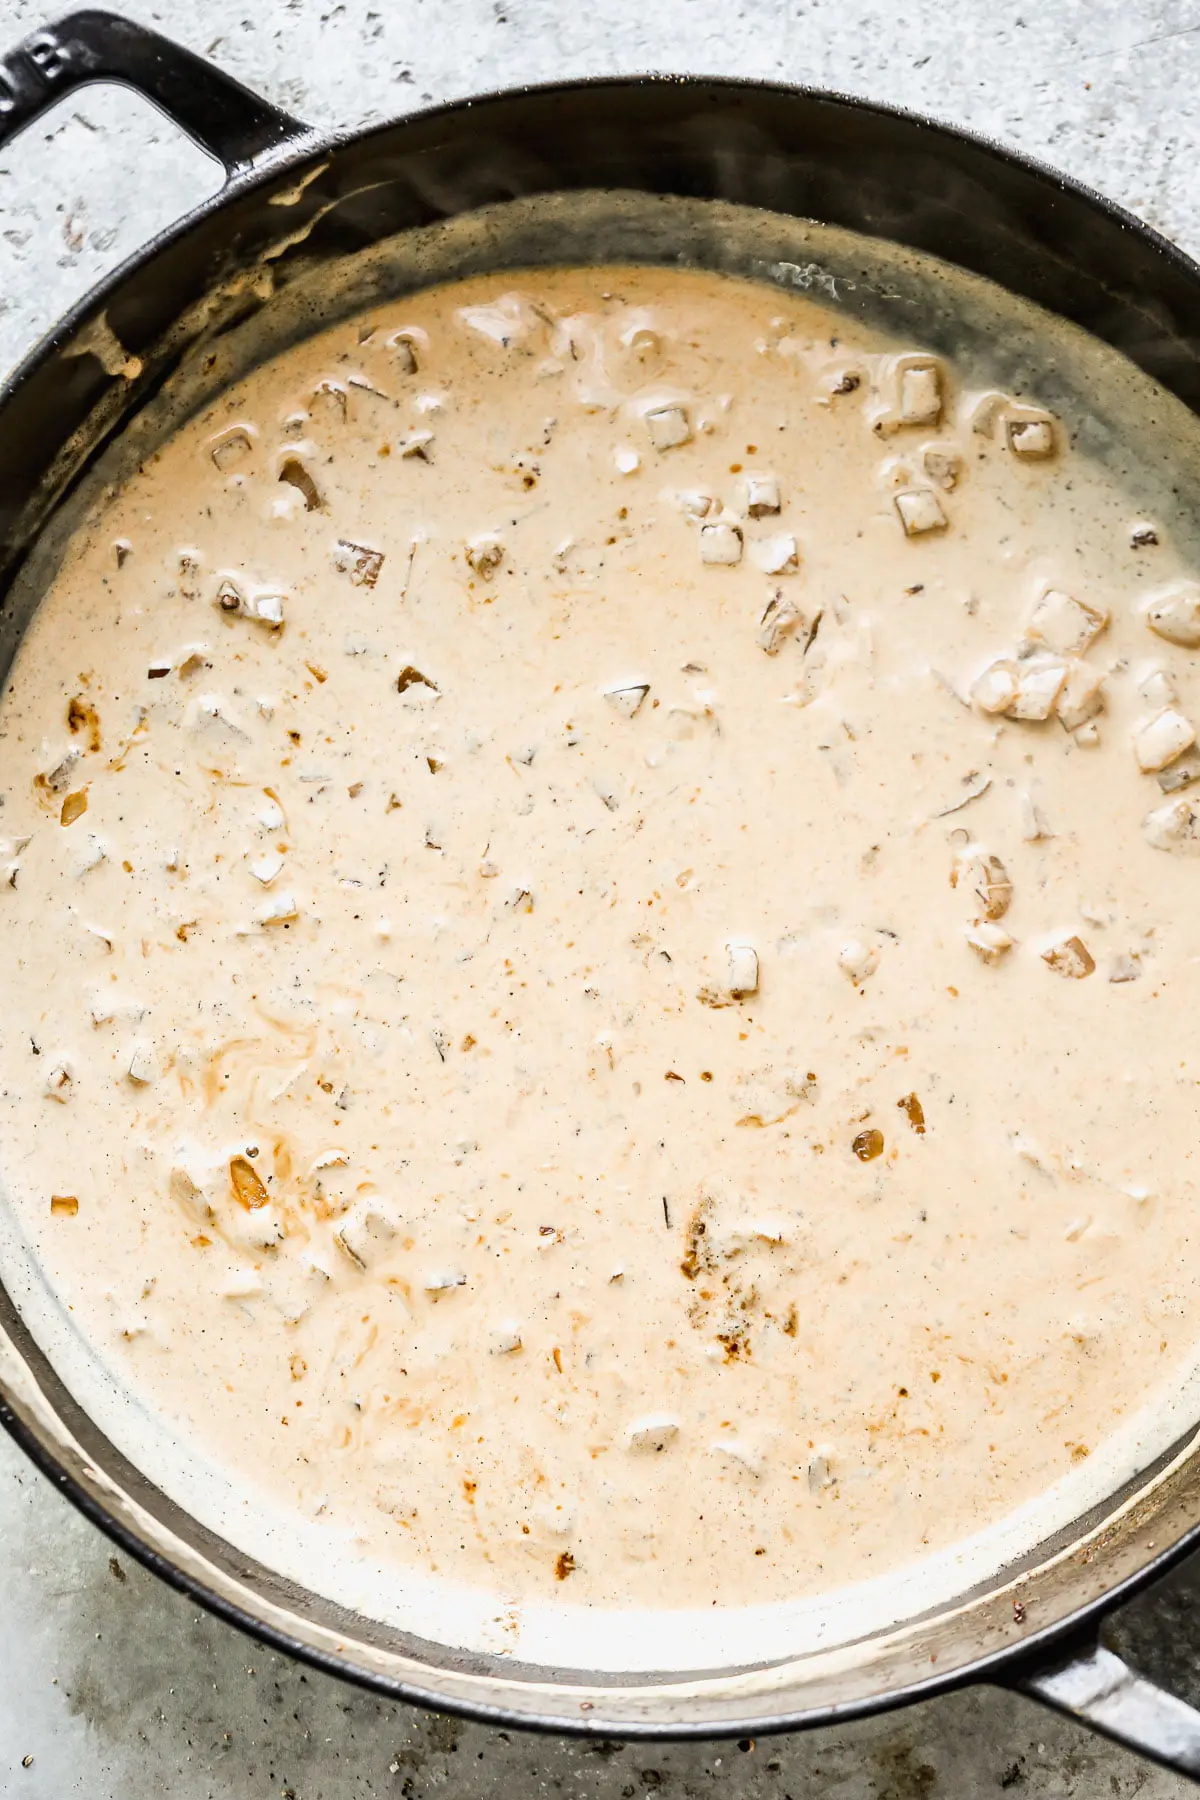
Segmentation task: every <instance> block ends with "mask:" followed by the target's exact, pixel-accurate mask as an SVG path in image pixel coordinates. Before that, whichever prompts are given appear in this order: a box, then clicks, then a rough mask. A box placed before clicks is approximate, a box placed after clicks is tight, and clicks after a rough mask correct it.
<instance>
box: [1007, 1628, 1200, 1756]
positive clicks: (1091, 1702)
mask: <svg viewBox="0 0 1200 1800" xmlns="http://www.w3.org/2000/svg"><path fill="white" fill-rule="evenodd" d="M1013 1686H1014V1687H1015V1688H1017V1689H1018V1691H1019V1692H1021V1693H1023V1694H1028V1695H1030V1697H1031V1698H1032V1699H1034V1700H1041V1701H1042V1702H1043V1703H1044V1704H1045V1705H1046V1706H1052V1707H1053V1708H1054V1709H1055V1711H1056V1712H1061V1713H1066V1714H1067V1715H1068V1716H1069V1717H1070V1718H1073V1719H1078V1720H1079V1722H1080V1724H1082V1725H1088V1726H1090V1727H1091V1729H1092V1730H1093V1731H1100V1732H1103V1733H1104V1735H1105V1737H1109V1738H1113V1739H1115V1741H1116V1742H1117V1743H1118V1744H1124V1745H1125V1747H1126V1749H1129V1750H1136V1751H1138V1752H1139V1753H1140V1754H1141V1755H1142V1756H1149V1757H1152V1758H1153V1759H1154V1761H1155V1762H1158V1763H1162V1764H1163V1765H1164V1766H1165V1767H1166V1768H1168V1769H1174V1770H1176V1771H1177V1772H1178V1773H1179V1774H1181V1775H1190V1776H1191V1778H1192V1779H1193V1781H1200V1712H1197V1711H1196V1710H1195V1708H1194V1707H1191V1706H1188V1705H1187V1703H1186V1702H1185V1701H1183V1700H1177V1699H1176V1698H1175V1696H1174V1694H1168V1693H1167V1691H1166V1690H1165V1688H1160V1687H1156V1686H1155V1685H1154V1683H1153V1682H1152V1681H1146V1680H1145V1679H1144V1678H1143V1677H1142V1676H1141V1675H1135V1674H1134V1672H1133V1670H1132V1669H1131V1668H1130V1667H1129V1665H1128V1663H1125V1662H1122V1660H1121V1658H1120V1657H1119V1656H1115V1655H1114V1654H1113V1652H1112V1651H1111V1650H1104V1649H1102V1648H1101V1647H1100V1646H1099V1645H1098V1644H1094V1645H1090V1646H1088V1647H1086V1648H1084V1649H1082V1650H1080V1651H1078V1652H1077V1653H1076V1654H1075V1655H1074V1656H1069V1657H1067V1658H1065V1659H1064V1660H1062V1661H1060V1662H1057V1663H1053V1664H1050V1665H1047V1666H1042V1667H1038V1668H1033V1669H1030V1670H1027V1671H1026V1672H1025V1673H1024V1674H1022V1675H1020V1676H1018V1678H1017V1679H1016V1681H1014V1683H1013Z"/></svg>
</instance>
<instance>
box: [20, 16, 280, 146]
mask: <svg viewBox="0 0 1200 1800" xmlns="http://www.w3.org/2000/svg"><path fill="white" fill-rule="evenodd" d="M92 81H117V82H121V83H123V84H124V85H125V86H126V87H131V88H135V89H136V90H137V92H138V93H139V94H143V95H144V96H145V98H146V99H147V100H150V101H152V102H153V103H154V105H155V106H157V107H159V108H160V109H161V110H162V111H163V112H164V113H166V115H167V117H168V118H169V119H170V120H172V121H173V123H174V124H176V125H178V126H179V127H180V129H181V130H183V131H186V132H187V134H188V136H189V137H190V138H193V139H194V140H195V142H196V143H197V144H199V146H200V148H201V149H202V150H207V151H208V153H209V154H210V156H215V157H216V158H217V161H218V162H220V163H222V164H223V165H224V168H225V173H226V175H227V176H230V177H232V176H234V175H237V174H239V173H241V172H242V171H243V170H245V169H247V168H250V167H251V166H252V165H254V164H255V163H257V162H258V161H260V160H261V159H262V158H263V157H265V156H268V155H269V154H270V153H271V152H272V151H273V150H278V149H281V148H282V147H283V146H284V145H285V144H289V143H293V142H295V141H296V140H297V139H300V138H303V137H305V136H307V134H308V132H309V127H308V126H307V125H304V124H302V123H301V122H300V120H299V119H293V118H292V117H290V115H289V114H288V113H285V112H280V111H279V109H278V108H277V107H274V106H269V105H268V104H267V102H266V101H265V100H260V99H259V97H258V95H257V94H252V93H251V92H250V89H249V88H244V87H243V86H242V84H241V82H240V81H234V79H233V77H232V76H230V75H225V74H223V73H222V72H221V70H220V69H218V68H216V67H215V66H214V65H213V64H212V63H208V62H205V61H204V60H203V59H202V58H201V57H199V56H193V55H192V52H191V51H190V50H184V49H183V48H182V47H181V46H180V45H178V44H173V43H172V42H171V40H170V38H165V37H162V36H160V35H159V33H158V32H157V31H151V30H149V29H148V27H146V26H145V25H135V24H134V23H133V21H132V20H131V19H122V18H119V17H118V16H117V15H116V14H115V13H109V12H91V11H89V12H77V13H69V14H68V15H67V17H66V18H65V19H60V20H59V21H58V23H57V24H56V25H47V26H44V27H43V29H42V30H41V31H35V32H34V33H33V34H32V36H31V37H27V38H26V39H25V41H24V43H21V44H18V45H17V47H16V49H15V50H13V51H12V52H11V53H10V54H9V55H8V56H6V57H4V58H3V59H2V60H0V145H4V144H6V143H7V142H8V140H9V139H10V138H13V137H15V136H16V135H17V133H18V132H19V131H23V130H24V129H25V127H26V126H27V125H31V124H32V123H33V121H34V120H35V119H36V118H37V117H38V116H39V115H40V114H41V113H43V112H45V111H46V110H47V109H48V108H49V107H51V106H53V105H54V103H55V102H56V101H57V100H60V99H61V98H62V97H63V95H64V94H69V93H71V92H72V91H73V90H74V89H75V88H78V87H83V86H84V85H85V84H86V83H88V82H92Z"/></svg>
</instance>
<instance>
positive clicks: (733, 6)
mask: <svg viewBox="0 0 1200 1800" xmlns="http://www.w3.org/2000/svg"><path fill="white" fill-rule="evenodd" d="M128 10H130V11H131V12H133V13H134V14H136V16H137V17H139V18H141V19H143V20H144V21H146V22H147V23H153V24H155V25H157V26H158V27H159V28H160V29H162V30H166V31H169V32H171V33H172V34H173V35H174V36H176V37H177V38H179V39H180V40H182V41H183V42H185V43H186V44H188V45H189V46H190V47H191V48H192V49H194V50H197V51H200V52H201V53H207V54H209V55H211V56H212V57H213V58H214V59H215V60H217V61H219V62H220V63H221V64H222V65H223V66H224V67H226V68H228V69H229V70H231V71H232V72H233V73H234V74H236V75H237V76H239V77H240V78H241V79H242V80H243V81H245V82H246V83H248V84H249V85H250V86H252V87H256V88H258V89H260V90H261V91H262V92H263V93H265V94H267V95H269V96H270V97H271V98H272V99H274V100H276V101H278V102H279V103H281V104H283V105H285V106H286V107H288V108H289V109H290V110H291V111H293V112H296V113H298V114H300V115H301V116H302V117H304V118H307V119H309V120H311V121H312V122H314V123H316V124H319V125H332V124H335V123H342V124H348V125H355V124H360V123H364V122H366V121H368V120H372V119H382V118H386V117H388V116H390V115H392V114H395V113H398V112H402V111H405V110H407V109H409V108H412V107H415V106H419V105H421V104H424V103H428V102H430V101H434V100H442V99H448V98H452V97H454V96H457V95H462V94H468V93H470V92H472V91H477V90H480V89H486V88H491V87H496V86H501V85H505V84H510V83H518V82H523V81H541V80H549V79H552V78H554V77H557V76H561V75H584V74H597V73H609V72H616V71H632V70H638V69H647V68H653V69H679V70H682V69H687V70H698V71H702V72H721V73H733V74H743V75H762V76H768V77H771V78H773V79H780V80H795V81H803V82H811V83H814V84H817V85H824V86H829V87H835V88H840V89H843V90H845V91H847V92H852V93H857V94H864V95H869V96H871V97H872V98H874V99H878V100H884V101H892V102H895V103H898V104H901V105H906V106H912V107H916V108H920V109H922V110H925V111H928V112H930V113H932V114H934V115H936V116H938V117H942V118H946V119H949V120H953V121H956V122H959V123H964V124H968V125H970V126H972V127H973V128H974V129H976V130H980V131H985V132H990V133H994V134H995V135H996V136H998V137H1000V138H1002V139H1004V140H1006V141H1007V142H1010V143H1013V144H1016V145H1018V146H1020V147H1022V148H1024V149H1026V150H1028V151H1030V152H1032V153H1034V154H1036V155H1039V156H1041V157H1043V158H1045V159H1047V160H1049V161H1051V162H1054V163H1056V164H1058V165H1059V166H1060V167H1061V168H1063V169H1065V170H1067V171H1068V172H1069V173H1071V174H1073V175H1076V176H1078V177H1080V178H1082V179H1084V180H1086V181H1089V182H1090V183H1091V184H1092V185H1093V186H1095V187H1098V188H1099V189H1101V190H1102V191H1103V192H1104V193H1106V194H1109V195H1111V196H1112V197H1113V198H1115V199H1117V200H1120V201H1122V202H1123V203H1124V204H1125V205H1127V206H1129V207H1131V208H1132V209H1133V210H1134V211H1135V212H1138V213H1140V214H1141V216H1142V217H1143V218H1146V219H1148V220H1149V221H1151V222H1152V223H1153V224H1154V225H1156V226H1157V227H1158V228H1159V229H1160V230H1162V231H1164V232H1166V233H1167V234H1168V235H1169V236H1171V237H1174V238H1175V239H1176V240H1177V241H1178V242H1180V243H1181V244H1183V245H1184V247H1185V248H1187V249H1189V250H1191V251H1192V252H1193V253H1198V252H1200V180H1198V179H1197V174H1196V170H1197V163H1198V152H1200V0H1124V3H1123V4H1120V5H1118V4H1117V3H1116V0H1037V3H1036V4H1035V3H1033V0H1023V3H1018V0H959V4H958V6H957V7H955V8H953V9H951V8H949V7H947V6H946V5H945V4H944V3H943V0H757V4H754V5H750V4H748V3H745V0H742V3H740V4H739V0H660V3H659V5H658V6H656V7H654V8H647V7H644V6H642V5H640V4H638V3H637V0H590V4H588V5H587V6H583V7H580V6H575V5H571V4H568V3H567V0H347V3H345V4H335V3H334V0H260V3H259V5H258V6H257V7H256V8H255V9H253V10H252V9H251V7H250V6H249V4H248V0H171V3H170V4H168V5H163V6H160V7H158V8H157V9H152V8H149V7H146V6H133V7H131V8H129V9H128ZM47 16H48V15H47V14H46V13H45V12H44V11H43V10H42V8H41V7H40V6H38V5H36V4H30V3H28V0H16V3H14V0H0V41H3V42H4V43H8V42H11V41H15V40H16V39H18V38H20V37H21V36H23V35H24V34H25V33H27V32H28V31H30V30H32V29H33V28H34V27H35V26H36V25H38V24H41V23H42V22H44V20H45V18H46V17H47ZM216 185H217V173H216V171H215V169H214V168H213V166H212V165H211V164H209V163H208V162H207V161H206V160H205V159H204V158H203V157H202V156H201V155H200V154H199V153H198V152H196V151H194V150H193V149H192V148H191V147H190V146H189V145H187V144H186V142H185V141H184V140H182V139H181V138H179V136H178V135H177V134H176V133H175V131H174V130H173V128H172V127H171V126H169V125H168V124H166V123H165V122H164V121H162V120H160V119H159V118H158V117H157V115H155V114H154V113H153V112H152V111H151V109H150V108H149V107H148V106H146V105H145V104H144V103H142V102H140V101H138V100H135V99H133V98H132V97H130V96H128V95H125V94H123V93H119V92H117V91H115V90H112V89H92V90H89V91H88V92H86V93H84V94H82V95H77V96H76V97H75V98H74V99H73V100H69V101H67V102H66V103H65V104H64V105H63V106H62V107H61V109H60V110H59V111H58V112H57V113H55V114H53V115H51V116H49V117H48V118H47V119H46V120H45V121H44V122H43V123H42V124H41V125H40V126H38V127H36V128H35V129H33V130H32V131H30V132H29V133H27V134H26V136H25V137H24V138H23V139H21V140H19V141H18V142H17V143H16V144H15V145H13V146H11V147H10V148H9V149H8V150H6V151H5V152H3V153H0V366H8V365H10V364H11V363H12V362H14V361H15V360H16V359H17V358H18V357H19V356H20V355H21V354H22V353H23V352H24V350H25V349H26V348H27V347H28V346H29V345H30V344H31V343H32V342H33V341H34V339H35V338H36V337H37V336H38V334H39V333H40V332H41V331H42V330H43V329H44V328H45V327H46V326H47V325H49V324H50V323H51V322H52V321H53V319H54V317H55V316H56V315H57V314H58V313H60V312H61V311H62V310H63V309H64V307H66V306H67V305H68V304H69V303H70V302H71V301H72V300H73V299H74V298H75V297H77V296H78V295H79V294H81V293H83V292H84V291H85V290H86V289H87V288H88V287H89V286H90V285H91V284H92V283H93V282H94V281H95V280H96V279H97V278H98V277H99V276H100V275H101V274H102V273H103V272H104V271H105V270H106V269H108V268H110V267H112V266H113V265H114V264H115V263H116V262H117V261H119V260H120V259H121V258H122V257H123V256H125V255H127V254H128V253H130V252H131V251H132V250H134V249H135V248H136V247H137V245H138V244H139V243H140V242H141V241H142V240H143V239H144V238H145V237H147V236H148V235H150V233H151V232H152V231H153V230H155V229H156V228H157V227H159V226H161V225H164V224H166V223H168V222H169V221H170V220H171V219H172V218H173V217H175V216H176V215H177V214H178V213H179V212H180V211H181V210H182V209H184V208H185V207H186V206H188V205H189V204H191V203H193V202H194V201H195V200H197V199H199V198H200V197H201V196H202V195H204V194H206V193H208V192H211V191H212V190H213V189H214V188H215V187H216ZM1198 1609H1200V1571H1197V1572H1195V1573H1193V1572H1192V1570H1191V1569H1188V1568H1185V1569H1184V1570H1183V1571H1181V1572H1180V1573H1179V1574H1178V1575H1177V1576H1175V1577H1173V1578H1172V1579H1171V1581H1170V1582H1169V1583H1168V1584H1166V1585H1165V1587H1164V1590H1163V1591H1162V1592H1160V1593H1158V1594H1156V1595H1153V1596H1149V1597H1147V1598H1146V1599H1145V1600H1143V1601H1141V1602H1139V1603H1138V1604H1137V1606H1136V1607H1134V1608H1132V1609H1130V1611H1129V1612H1128V1613H1127V1614H1126V1615H1125V1616H1124V1617H1123V1619H1122V1620H1120V1621H1118V1623H1117V1625H1116V1627H1115V1631H1114V1635H1115V1636H1116V1638H1117V1639H1118V1641H1119V1642H1120V1644H1121V1647H1122V1648H1123V1649H1125V1650H1126V1652H1127V1653H1128V1654H1129V1655H1130V1656H1131V1658H1132V1659H1133V1660H1135V1661H1136V1662H1138V1663H1139V1664H1140V1665H1141V1666H1144V1667H1145V1668H1146V1669H1147V1670H1148V1671H1149V1672H1152V1673H1154V1674H1156V1675H1157V1676H1159V1677H1160V1678H1162V1679H1167V1680H1170V1681H1171V1682H1172V1683H1173V1684H1174V1686H1175V1689H1176V1691H1177V1692H1180V1693H1183V1694H1185V1695H1186V1696H1187V1697H1188V1698H1190V1699H1192V1700H1193V1701H1195V1700H1200V1618H1195V1619H1194V1618H1193V1615H1194V1614H1196V1613H1197V1610H1198ZM26 1759H30V1760H29V1761H28V1766H26ZM1004 1791H1010V1792H1011V1793H1012V1794H1013V1795H1014V1796H1018V1797H1019V1800H1043V1797H1047V1800H1048V1797H1050V1796H1073V1795H1078V1796H1080V1800H1084V1797H1086V1800H1092V1797H1093V1796H1100V1795H1106V1796H1108V1795H1111V1796H1115V1797H1117V1800H1120V1797H1122V1796H1131V1795H1133V1794H1142V1795H1145V1796H1146V1800H1174V1797H1176V1796H1182V1795H1184V1794H1185V1793H1188V1792H1191V1791H1192V1790H1191V1789H1190V1787H1189V1786H1188V1784H1186V1783H1185V1782H1183V1781H1182V1780H1180V1779H1179V1778H1177V1777H1175V1776H1172V1775H1168V1774H1165V1773H1163V1772H1162V1771H1160V1770H1156V1769H1152V1768H1151V1767H1150V1766H1149V1765H1147V1764H1142V1763H1139V1762H1138V1761H1137V1760H1136V1759H1135V1758H1133V1757H1132V1756H1129V1755H1127V1754H1126V1753H1125V1752H1123V1751H1120V1750H1117V1749H1114V1748H1112V1747H1111V1746H1108V1745H1105V1744H1103V1743H1101V1742H1100V1741H1099V1740H1098V1739H1095V1738H1092V1737H1089V1736H1088V1734H1087V1733H1085V1732H1083V1731H1082V1730H1079V1729H1077V1728H1076V1727H1074V1726H1072V1725H1069V1724H1067V1723H1065V1722H1063V1721H1061V1720H1059V1719H1057V1718H1055V1717H1053V1716H1051V1715H1049V1714H1046V1713H1043V1712H1041V1711H1040V1710H1038V1709H1036V1708H1035V1707H1033V1706H1032V1705H1030V1704H1029V1703H1027V1702H1024V1701H1021V1700H1018V1699H1015V1698H1012V1697H1010V1696H1008V1695H1004V1694H999V1693H996V1692H993V1691H990V1690H977V1691H974V1692H971V1693H966V1694H962V1695H958V1696H954V1697H951V1698H949V1699H946V1700H942V1701H937V1702H934V1703H931V1704H929V1705H927V1706H924V1707H921V1708H918V1709H913V1710H911V1711H909V1712H907V1713H904V1714H900V1715H897V1716H894V1717H891V1718H887V1719H883V1720H879V1721H873V1722H869V1723H867V1724H862V1725H857V1726H853V1727H849V1728H846V1729H844V1730H827V1731H823V1732H819V1733H815V1734H812V1735H809V1736H807V1737H791V1738H781V1739H776V1740H763V1741H760V1742H759V1743H758V1744H756V1745H754V1746H749V1747H746V1748H739V1747H737V1746H735V1745H732V1744H730V1745H724V1746H721V1745H718V1746H713V1747H705V1746H689V1747H681V1746H677V1747H670V1748H666V1747H658V1746H642V1747H640V1748H632V1749H625V1748H620V1747H616V1746H609V1745H576V1744H571V1743H562V1742H556V1741H552V1740H542V1739H531V1738H523V1737H513V1736H512V1735H511V1734H508V1733H503V1732H495V1731H489V1730H485V1729H484V1728H482V1727H476V1726H467V1725H462V1724H459V1723H457V1722H455V1721H451V1720H441V1719H433V1718H429V1717H426V1716H423V1715H420V1714H415V1713H412V1712H410V1711H408V1710H406V1709H404V1708H399V1707H394V1706H390V1705H387V1704H385V1703H383V1702H381V1701H377V1700H375V1699H373V1698H371V1697H369V1696H366V1695H362V1694H359V1693H357V1692H355V1691H354V1690H351V1689H349V1688H345V1687H343V1686H341V1685H339V1684H338V1683H335V1682H332V1681H330V1680H328V1679H325V1678H322V1677H320V1676H318V1675H316V1674H311V1673H307V1672H302V1671H301V1670H300V1669H299V1668H297V1667H295V1666H293V1665H291V1664H289V1663H287V1662H286V1661H284V1660H283V1659H282V1658H279V1657H276V1656H273V1655H269V1654H267V1653H265V1652H263V1651H261V1650H260V1649H259V1648H258V1647H257V1646H255V1645H252V1644H251V1643H249V1642H248V1641H246V1640H243V1639H242V1638H241V1637H239V1636H238V1635H236V1634H235V1633H234V1632H232V1631H231V1630H229V1629H228V1628H227V1627H226V1626H224V1625H221V1624H219V1623H217V1622H216V1621H215V1620H212V1619H209V1618H207V1617H206V1616H202V1615H198V1614H197V1613H196V1611H195V1609H194V1608H193V1607H191V1606H189V1605H188V1604H187V1603H186V1602H184V1601H182V1600H181V1599H179V1598H178V1597H177V1596H176V1595H174V1594H171V1593H169V1592H168V1591H167V1590H166V1589H164V1588H162V1587H160V1586H159V1585H158V1584H157V1583H155V1582H154V1581H152V1580H151V1578H150V1577H149V1576H146V1575H144V1574H142V1572H141V1571H140V1570H139V1569H137V1568H135V1567H129V1566H126V1565H125V1563H124V1561H123V1559H122V1560H121V1561H118V1560H117V1559H115V1558H112V1556H111V1553H110V1548H109V1546H108V1544H107V1543H106V1542H105V1541H104V1540H103V1539H101V1538H100V1536H99V1535H98V1534H97V1533H95V1532H94V1531H93V1530H92V1528H91V1527H90V1526H88V1525H86V1524H85V1523H84V1522H83V1521H82V1520H81V1519H79V1518H78V1517H76V1515H75V1514H74V1513H73V1512H72V1511H71V1510H70V1509H69V1508H68V1507H67V1506H66V1505H65V1504H64V1502H63V1501H62V1500H60V1499H59V1498H58V1497H57V1496H55V1495H54V1494H53V1493H52V1492H51V1490H50V1488H49V1486H48V1484H47V1483H46V1482H45V1481H43V1480H42V1479H41V1477H40V1476H38V1475H36V1474H35V1473H34V1472H33V1470H32V1469H31V1468H29V1467H28V1466H27V1465H25V1464H24V1463H23V1461H22V1460H21V1458H20V1457H19V1455H18V1454H17V1452H16V1451H15V1450H14V1449H13V1448H12V1447H11V1446H10V1445H9V1444H8V1443H7V1441H5V1442H3V1443H0V1795H3V1796H4V1797H5V1800H7V1796H9V1795H13V1796H22V1797H27V1800H68V1797H70V1796H76V1795H79V1796H87V1800H141V1797H142V1796H150V1795H160V1794H170V1795H171V1796H172V1800H250V1797H251V1796H254V1797H258V1796H264V1797H265V1796H276V1795H278V1796H285V1797H286V1796H291V1797H292V1800H359V1797H360V1796H361V1797H364V1800H365V1797H366V1796H374V1795H394V1796H399V1797H403V1800H425V1797H426V1796H431V1795H433V1794H435V1793H437V1794H442V1795H447V1796H454V1797H455V1800H474V1797H476V1796H478V1797H479V1800H484V1797H491V1796H497V1797H499V1796H501V1795H503V1796H505V1800H508V1797H509V1796H515V1797H519V1800H526V1797H527V1796H528V1797H532V1796H535V1795H542V1794H558V1795H563V1796H566V1797H568V1800H584V1797H585V1796H587V1797H593V1796H594V1797H595V1800H617V1796H620V1797H621V1800H635V1797H636V1800H640V1797H641V1796H643V1795H645V1796H649V1795H662V1796H663V1800H676V1797H678V1800H698V1797H699V1796H708V1795H720V1794H728V1795H731V1796H733V1795H736V1796H738V1800H768V1797H769V1800H801V1797H802V1796H803V1797H807V1796H817V1795H822V1796H823V1795H827V1794H828V1795H836V1796H837V1797H838V1800H943V1797H945V1800H951V1797H953V1800H974V1796H976V1795H987V1794H992V1793H1000V1792H1004Z"/></svg>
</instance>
